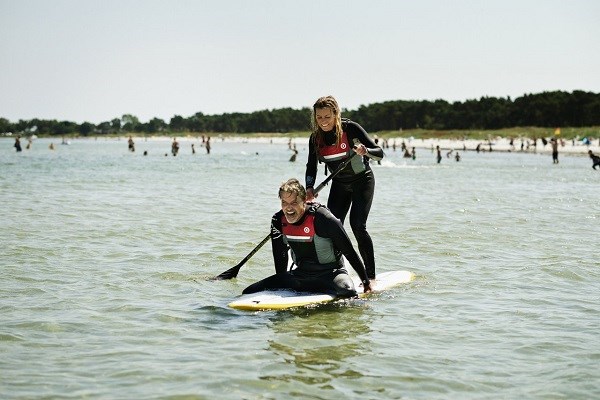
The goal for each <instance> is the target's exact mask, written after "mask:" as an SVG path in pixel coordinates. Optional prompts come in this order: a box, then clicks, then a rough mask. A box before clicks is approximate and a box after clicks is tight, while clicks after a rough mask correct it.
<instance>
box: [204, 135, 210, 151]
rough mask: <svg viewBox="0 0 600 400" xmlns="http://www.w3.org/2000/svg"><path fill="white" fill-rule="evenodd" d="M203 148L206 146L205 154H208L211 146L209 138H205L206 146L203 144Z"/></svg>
mask: <svg viewBox="0 0 600 400" xmlns="http://www.w3.org/2000/svg"><path fill="white" fill-rule="evenodd" d="M205 146H206V154H210V149H211V146H210V136H209V137H208V138H206V144H205Z"/></svg>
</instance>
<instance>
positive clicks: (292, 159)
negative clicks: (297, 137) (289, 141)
mask: <svg viewBox="0 0 600 400" xmlns="http://www.w3.org/2000/svg"><path fill="white" fill-rule="evenodd" d="M291 150H292V151H293V152H294V154H292V156H291V157H290V162H295V161H296V157H298V150H296V145H294V148H293V149H291Z"/></svg>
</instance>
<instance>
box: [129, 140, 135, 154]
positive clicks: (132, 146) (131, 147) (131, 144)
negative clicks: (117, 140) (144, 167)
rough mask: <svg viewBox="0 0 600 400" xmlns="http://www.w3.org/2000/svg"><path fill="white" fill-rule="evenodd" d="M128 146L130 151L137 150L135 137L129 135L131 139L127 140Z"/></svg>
mask: <svg viewBox="0 0 600 400" xmlns="http://www.w3.org/2000/svg"><path fill="white" fill-rule="evenodd" d="M127 146H128V148H129V151H131V152H132V153H133V152H134V151H135V142H134V141H133V138H132V137H131V136H129V139H128V140H127Z"/></svg>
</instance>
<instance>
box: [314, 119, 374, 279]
mask: <svg viewBox="0 0 600 400" xmlns="http://www.w3.org/2000/svg"><path fill="white" fill-rule="evenodd" d="M342 129H343V131H344V133H345V137H346V139H347V142H348V144H349V145H350V147H352V146H354V145H356V144H363V145H364V146H365V147H366V148H367V149H368V156H363V157H358V156H357V157H354V159H353V160H352V161H351V162H350V163H348V165H347V166H346V167H345V168H344V169H343V170H342V171H341V172H340V173H339V174H338V175H336V176H335V177H334V178H333V179H332V181H333V183H332V184H331V190H330V191H329V199H328V201H327V207H328V208H329V209H330V210H331V212H332V213H333V215H335V216H336V217H338V218H339V219H340V221H341V222H342V224H343V223H344V220H345V218H346V215H347V214H348V210H350V227H351V228H352V232H353V233H354V237H356V242H357V243H358V250H359V251H360V254H361V256H362V259H363V261H364V263H365V267H366V269H367V275H368V276H369V279H374V278H375V252H374V250H373V240H372V239H371V236H370V235H369V233H368V232H367V218H368V217H369V211H370V210H371V204H372V202H373V194H374V191H375V176H374V175H373V170H372V169H371V166H370V165H369V159H370V158H372V159H373V160H375V161H379V160H381V159H382V158H383V156H384V154H383V150H382V149H381V147H379V146H378V145H377V144H376V143H375V142H374V141H373V140H372V139H371V138H370V137H369V135H368V134H367V132H366V131H365V130H364V129H363V127H361V126H360V125H359V124H357V123H356V122H353V121H350V120H346V119H344V120H343V121H342ZM322 138H323V142H324V143H322V144H319V143H317V140H316V138H315V135H314V134H313V135H311V137H310V142H309V152H308V162H307V163H306V187H307V188H312V187H313V186H314V184H315V181H316V176H317V161H319V162H321V161H322V162H325V163H326V165H327V168H328V169H329V170H330V171H335V170H336V169H337V167H338V166H339V165H340V164H341V163H343V162H344V160H345V159H347V158H348V157H349V156H350V155H351V154H352V152H353V150H351V149H347V150H348V151H347V154H346V155H345V156H343V157H341V158H337V159H324V156H323V153H324V152H325V151H327V148H328V147H335V146H336V135H335V131H333V130H332V131H331V132H325V133H323V134H322ZM350 206H352V208H351V209H350Z"/></svg>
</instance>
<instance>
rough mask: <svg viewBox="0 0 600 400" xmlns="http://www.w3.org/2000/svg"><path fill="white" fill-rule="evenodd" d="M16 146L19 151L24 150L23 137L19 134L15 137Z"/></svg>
mask: <svg viewBox="0 0 600 400" xmlns="http://www.w3.org/2000/svg"><path fill="white" fill-rule="evenodd" d="M14 148H15V149H16V150H17V153H18V152H20V151H23V149H22V148H21V137H20V136H17V137H16V138H15V144H14Z"/></svg>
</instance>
